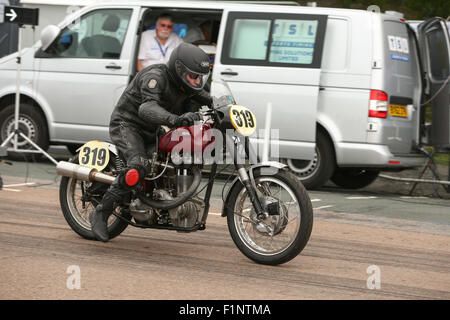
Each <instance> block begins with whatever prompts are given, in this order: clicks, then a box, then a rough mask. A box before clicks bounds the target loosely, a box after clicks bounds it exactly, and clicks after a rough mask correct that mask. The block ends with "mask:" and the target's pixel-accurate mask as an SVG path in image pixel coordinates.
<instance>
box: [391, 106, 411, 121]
mask: <svg viewBox="0 0 450 320" xmlns="http://www.w3.org/2000/svg"><path fill="white" fill-rule="evenodd" d="M389 115H390V116H395V117H403V118H407V117H408V109H407V108H406V106H402V105H397V104H390V105H389Z"/></svg>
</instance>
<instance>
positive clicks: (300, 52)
mask: <svg viewBox="0 0 450 320" xmlns="http://www.w3.org/2000/svg"><path fill="white" fill-rule="evenodd" d="M317 26H318V21H317V20H285V19H277V20H275V24H274V29H273V41H272V46H271V48H270V58H269V60H270V61H271V62H282V63H300V64H310V63H311V62H312V59H313V54H314V45H315V42H316V32H317ZM266 45H267V44H266Z"/></svg>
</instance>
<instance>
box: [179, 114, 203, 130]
mask: <svg viewBox="0 0 450 320" xmlns="http://www.w3.org/2000/svg"><path fill="white" fill-rule="evenodd" d="M200 119H201V117H200V114H198V113H196V112H187V113H185V114H182V115H181V116H179V117H178V118H177V119H176V121H175V127H183V126H192V125H193V124H194V121H200Z"/></svg>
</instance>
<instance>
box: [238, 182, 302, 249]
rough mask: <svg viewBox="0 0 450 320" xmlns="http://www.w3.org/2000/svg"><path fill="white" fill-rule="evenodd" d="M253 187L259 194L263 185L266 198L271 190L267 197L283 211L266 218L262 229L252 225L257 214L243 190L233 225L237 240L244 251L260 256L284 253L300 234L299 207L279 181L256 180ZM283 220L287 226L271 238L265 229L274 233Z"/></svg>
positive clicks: (290, 193) (293, 195)
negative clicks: (247, 250)
mask: <svg viewBox="0 0 450 320" xmlns="http://www.w3.org/2000/svg"><path fill="white" fill-rule="evenodd" d="M256 183H257V186H258V189H259V190H260V191H263V190H262V188H261V186H262V185H264V184H265V186H264V193H265V195H269V194H267V193H268V192H267V190H270V191H271V192H270V193H271V194H270V196H272V197H274V198H276V199H278V200H279V201H280V203H282V204H283V205H284V209H280V215H279V216H269V217H268V218H267V219H265V220H264V222H265V225H263V224H255V223H254V222H252V219H253V218H254V216H255V215H256V214H255V212H254V210H253V206H252V204H251V202H250V200H249V199H248V194H247V190H246V189H245V188H242V190H241V192H240V193H239V194H238V197H237V199H236V200H237V201H236V203H235V205H234V213H235V214H234V219H233V222H234V225H235V227H236V231H237V234H238V236H239V238H240V239H241V241H242V242H243V243H244V244H245V246H246V247H247V248H249V249H250V250H251V251H253V252H254V253H257V254H259V255H264V256H273V255H277V254H280V253H282V252H284V251H285V250H287V249H288V248H289V247H290V246H291V245H292V243H293V242H294V240H295V239H296V237H297V235H298V233H299V230H300V225H301V210H300V205H299V203H298V201H297V198H296V197H295V194H294V192H293V191H292V190H291V189H290V188H289V187H288V186H287V185H286V184H285V183H284V182H282V181H280V180H279V179H276V178H272V177H263V178H259V179H257V182H256ZM277 190H278V193H277ZM285 217H287V223H285V226H284V227H283V228H282V232H279V233H278V234H272V235H271V234H269V232H267V229H266V227H265V226H266V225H268V226H272V227H275V229H276V227H277V226H278V227H279V226H280V223H281V222H282V221H283V220H282V219H283V218H285ZM284 221H285V220H284Z"/></svg>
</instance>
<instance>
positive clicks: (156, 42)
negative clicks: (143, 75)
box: [137, 14, 183, 71]
mask: <svg viewBox="0 0 450 320" xmlns="http://www.w3.org/2000/svg"><path fill="white" fill-rule="evenodd" d="M174 25H175V24H174V22H173V18H172V17H171V16H170V15H168V14H163V15H161V16H159V18H158V20H157V21H156V28H155V29H154V30H147V31H144V32H143V33H142V37H141V44H140V48H139V55H138V63H137V69H138V71H141V70H142V69H144V68H145V67H148V66H149V65H152V64H157V63H167V62H168V61H169V58H170V55H171V53H172V51H173V50H174V49H175V48H176V47H177V46H178V45H179V44H180V43H183V39H181V38H180V37H179V36H178V35H177V34H175V33H173V28H174Z"/></svg>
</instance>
